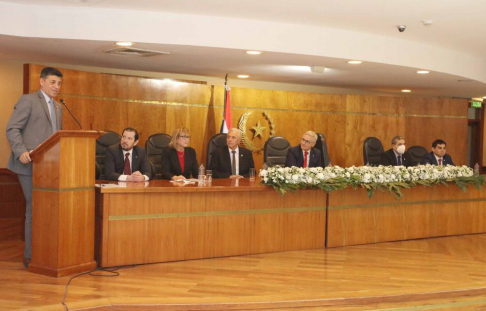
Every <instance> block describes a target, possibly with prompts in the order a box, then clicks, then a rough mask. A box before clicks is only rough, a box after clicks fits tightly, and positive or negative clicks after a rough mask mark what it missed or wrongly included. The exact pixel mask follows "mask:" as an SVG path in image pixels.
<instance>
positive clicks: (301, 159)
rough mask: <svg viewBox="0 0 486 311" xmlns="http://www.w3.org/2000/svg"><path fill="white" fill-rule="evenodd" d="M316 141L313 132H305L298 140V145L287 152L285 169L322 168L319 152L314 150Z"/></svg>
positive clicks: (315, 135)
mask: <svg viewBox="0 0 486 311" xmlns="http://www.w3.org/2000/svg"><path fill="white" fill-rule="evenodd" d="M316 141H317V134H316V133H315V132H313V131H307V132H305V133H304V135H302V138H301V139H300V145H298V146H295V147H292V148H290V149H289V151H288V152H287V158H286V159H285V167H292V166H297V167H303V168H306V167H322V156H321V151H320V150H319V149H317V148H314V146H315V145H316Z"/></svg>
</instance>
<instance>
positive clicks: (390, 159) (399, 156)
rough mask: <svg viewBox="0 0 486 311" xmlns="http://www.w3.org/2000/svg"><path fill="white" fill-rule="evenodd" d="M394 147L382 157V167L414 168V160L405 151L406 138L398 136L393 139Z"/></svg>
mask: <svg viewBox="0 0 486 311" xmlns="http://www.w3.org/2000/svg"><path fill="white" fill-rule="evenodd" d="M391 144H392V147H391V149H389V150H387V151H386V152H385V153H383V155H382V156H381V165H384V166H402V165H403V166H407V167H408V166H413V162H412V158H411V157H410V155H409V154H408V152H406V151H405V138H403V137H402V136H400V135H397V136H395V137H393V138H392V141H391Z"/></svg>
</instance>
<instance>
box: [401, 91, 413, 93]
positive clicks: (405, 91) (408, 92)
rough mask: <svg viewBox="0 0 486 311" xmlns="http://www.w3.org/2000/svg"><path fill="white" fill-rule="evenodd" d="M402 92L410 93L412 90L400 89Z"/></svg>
mask: <svg viewBox="0 0 486 311" xmlns="http://www.w3.org/2000/svg"><path fill="white" fill-rule="evenodd" d="M402 92H403V93H410V92H412V91H411V90H402Z"/></svg>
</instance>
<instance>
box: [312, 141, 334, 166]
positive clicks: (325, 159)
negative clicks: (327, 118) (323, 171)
mask: <svg viewBox="0 0 486 311" xmlns="http://www.w3.org/2000/svg"><path fill="white" fill-rule="evenodd" d="M316 134H317V141H316V145H315V146H314V148H317V149H319V150H320V151H321V157H322V167H326V166H329V165H331V159H330V158H329V153H328V152H327V143H326V137H325V136H324V135H323V134H321V133H316Z"/></svg>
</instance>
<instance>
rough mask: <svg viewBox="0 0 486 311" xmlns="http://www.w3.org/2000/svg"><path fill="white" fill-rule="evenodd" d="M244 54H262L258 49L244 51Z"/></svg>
mask: <svg viewBox="0 0 486 311" xmlns="http://www.w3.org/2000/svg"><path fill="white" fill-rule="evenodd" d="M246 54H250V55H260V54H262V52H260V51H246Z"/></svg>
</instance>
